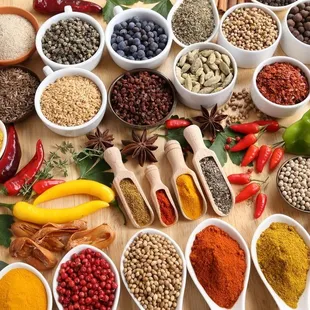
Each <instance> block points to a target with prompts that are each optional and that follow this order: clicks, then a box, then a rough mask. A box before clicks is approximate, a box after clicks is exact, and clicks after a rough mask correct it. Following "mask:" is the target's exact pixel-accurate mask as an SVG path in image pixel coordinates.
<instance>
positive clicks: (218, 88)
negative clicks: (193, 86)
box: [212, 86, 223, 93]
mask: <svg viewBox="0 0 310 310" xmlns="http://www.w3.org/2000/svg"><path fill="white" fill-rule="evenodd" d="M222 89H223V87H222V86H219V87H217V88H215V89H214V90H213V91H212V93H217V92H218V91H220V90H222Z"/></svg>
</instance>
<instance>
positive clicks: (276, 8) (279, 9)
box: [251, 0, 295, 12]
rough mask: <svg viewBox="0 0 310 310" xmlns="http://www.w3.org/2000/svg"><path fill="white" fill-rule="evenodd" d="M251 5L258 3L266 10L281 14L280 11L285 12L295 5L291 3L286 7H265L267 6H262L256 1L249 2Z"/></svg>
mask: <svg viewBox="0 0 310 310" xmlns="http://www.w3.org/2000/svg"><path fill="white" fill-rule="evenodd" d="M251 1H252V2H253V3H258V4H261V5H263V6H265V7H266V8H268V9H270V10H271V11H273V12H281V11H285V10H287V9H290V8H291V7H292V6H294V5H295V3H291V4H288V5H283V6H273V5H267V4H263V3H261V2H259V1H257V0H251Z"/></svg>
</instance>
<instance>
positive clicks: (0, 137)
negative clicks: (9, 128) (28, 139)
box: [0, 130, 3, 149]
mask: <svg viewBox="0 0 310 310" xmlns="http://www.w3.org/2000/svg"><path fill="white" fill-rule="evenodd" d="M2 144H3V132H2V131H1V130H0V149H1V147H2Z"/></svg>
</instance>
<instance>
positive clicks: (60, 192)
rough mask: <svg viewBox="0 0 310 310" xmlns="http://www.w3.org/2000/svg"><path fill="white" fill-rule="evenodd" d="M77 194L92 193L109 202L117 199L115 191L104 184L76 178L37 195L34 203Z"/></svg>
mask: <svg viewBox="0 0 310 310" xmlns="http://www.w3.org/2000/svg"><path fill="white" fill-rule="evenodd" d="M77 194H86V195H91V196H94V197H97V198H99V199H101V200H103V201H106V202H108V203H110V202H111V201H113V200H114V199H115V194H114V191H113V190H112V189H111V188H110V187H108V186H106V185H104V184H101V183H99V182H96V181H90V180H75V181H69V182H65V183H62V184H59V185H56V186H53V187H52V188H50V189H48V190H47V191H45V192H44V193H43V194H41V195H40V196H39V197H37V198H36V199H35V201H34V202H33V204H34V205H38V204H40V203H43V202H45V201H49V200H53V199H57V198H62V197H66V196H70V195H77Z"/></svg>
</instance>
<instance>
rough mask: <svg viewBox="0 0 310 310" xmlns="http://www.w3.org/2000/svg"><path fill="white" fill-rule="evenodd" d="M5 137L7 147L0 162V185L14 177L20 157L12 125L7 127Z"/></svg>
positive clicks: (18, 145)
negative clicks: (6, 136)
mask: <svg viewBox="0 0 310 310" xmlns="http://www.w3.org/2000/svg"><path fill="white" fill-rule="evenodd" d="M7 135H8V138H7V145H6V148H5V151H4V153H3V155H2V157H1V160H0V183H4V182H5V181H7V180H9V179H10V178H12V177H13V176H14V175H15V173H16V171H17V169H18V166H19V163H20V158H21V155H22V153H21V149H20V144H19V140H18V135H17V132H16V130H15V127H14V126H13V125H9V127H8V129H7Z"/></svg>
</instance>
